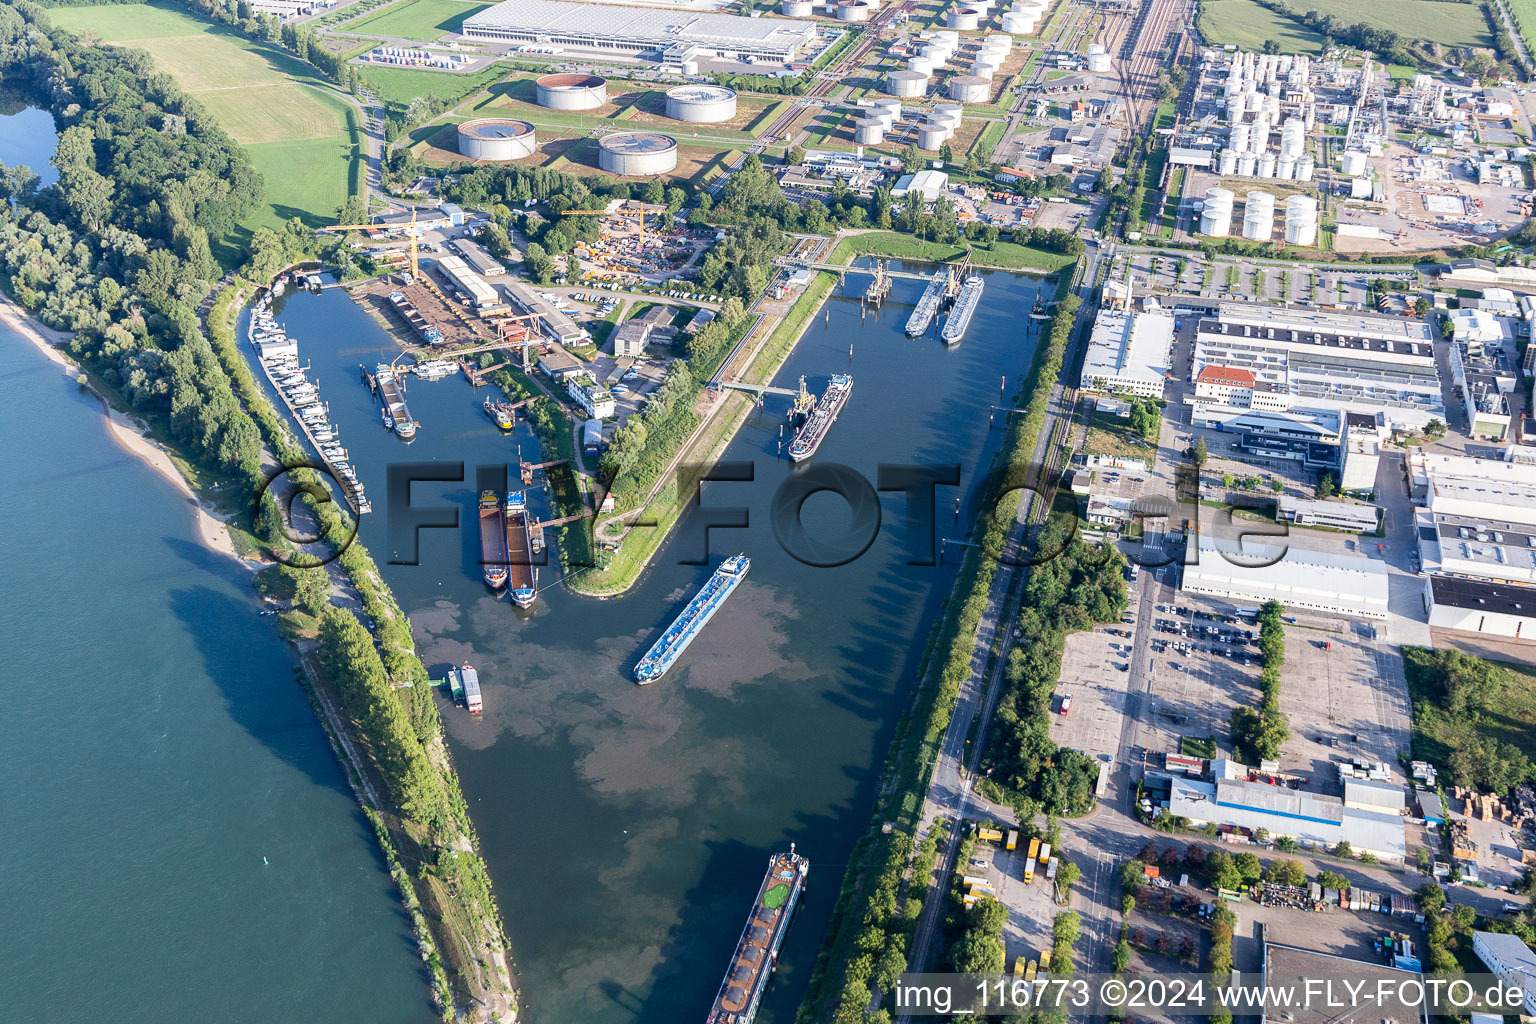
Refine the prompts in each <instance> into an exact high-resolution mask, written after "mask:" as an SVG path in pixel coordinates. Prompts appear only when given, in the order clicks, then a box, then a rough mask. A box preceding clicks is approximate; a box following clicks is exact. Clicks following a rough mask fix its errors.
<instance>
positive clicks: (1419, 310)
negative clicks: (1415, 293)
mask: <svg viewBox="0 0 1536 1024" xmlns="http://www.w3.org/2000/svg"><path fill="white" fill-rule="evenodd" d="M1413 314H1414V316H1417V317H1419V318H1420V319H1423V318H1424V317H1426V316H1429V300H1428V299H1426V298H1425V297H1424V296H1422V295H1420V296H1419V297H1418V298H1417V299H1414V300H1413Z"/></svg>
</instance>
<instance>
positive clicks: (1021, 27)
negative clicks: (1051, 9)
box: [1003, 11, 1040, 36]
mask: <svg viewBox="0 0 1536 1024" xmlns="http://www.w3.org/2000/svg"><path fill="white" fill-rule="evenodd" d="M1039 24H1040V19H1039V18H1037V17H1035V16H1034V15H1033V14H1030V13H1026V12H1023V11H1008V12H1007V13H1006V14H1004V15H1003V31H1004V32H1012V33H1013V34H1014V35H1016V36H1030V35H1034V34H1035V27H1036V26H1037V25H1039Z"/></svg>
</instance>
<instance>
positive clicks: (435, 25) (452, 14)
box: [340, 0, 491, 43]
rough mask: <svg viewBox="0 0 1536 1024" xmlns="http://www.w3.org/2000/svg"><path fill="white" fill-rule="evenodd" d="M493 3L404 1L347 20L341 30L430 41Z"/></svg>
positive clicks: (439, 0) (446, 0) (434, 0)
mask: <svg viewBox="0 0 1536 1024" xmlns="http://www.w3.org/2000/svg"><path fill="white" fill-rule="evenodd" d="M490 6H491V5H490V4H489V3H476V2H474V0H405V2H404V3H397V4H388V5H386V6H384V7H379V8H375V9H373V10H372V11H370V12H368V13H366V14H362V15H359V16H358V17H356V18H353V19H351V20H350V21H346V22H344V23H343V24H342V25H341V26H340V31H342V32H359V33H363V34H365V35H372V36H381V37H387V38H393V39H414V40H416V41H417V42H422V43H430V42H432V41H433V40H435V39H438V38H439V37H441V36H443V35H446V34H447V33H449V32H457V31H459V27H460V26H461V25H462V24H463V23H464V19H465V18H468V17H469V16H470V15H473V14H479V13H480V12H481V11H483V10H485V9H486V8H487V7H490Z"/></svg>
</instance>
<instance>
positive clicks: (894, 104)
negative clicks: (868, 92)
mask: <svg viewBox="0 0 1536 1024" xmlns="http://www.w3.org/2000/svg"><path fill="white" fill-rule="evenodd" d="M887 112H889V113H890V118H891V120H892V121H900V120H901V100H893V99H891V98H890V97H889V96H882V97H880V98H879V99H877V100H875V116H876V117H885V116H886V113H887Z"/></svg>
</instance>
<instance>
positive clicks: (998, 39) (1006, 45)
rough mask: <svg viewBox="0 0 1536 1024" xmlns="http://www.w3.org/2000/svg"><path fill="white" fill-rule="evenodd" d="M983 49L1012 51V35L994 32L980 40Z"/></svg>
mask: <svg viewBox="0 0 1536 1024" xmlns="http://www.w3.org/2000/svg"><path fill="white" fill-rule="evenodd" d="M981 45H982V48H983V49H993V50H1001V51H1002V52H1003V53H1012V52H1013V37H1012V36H1008V35H1005V34H1003V33H1001V32H994V33H992V34H991V35H989V36H987V38H986V39H985V40H984V41H983V42H982V44H981Z"/></svg>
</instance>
